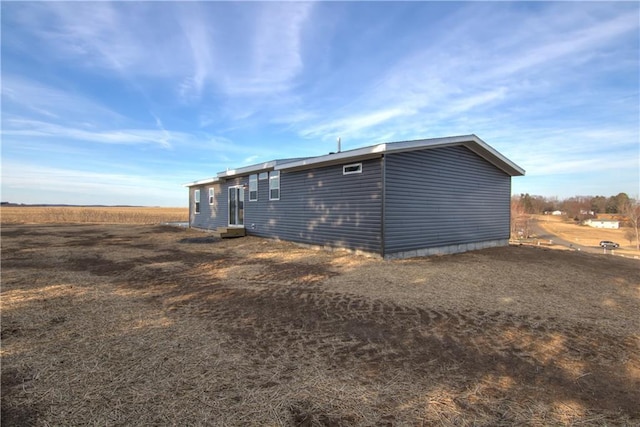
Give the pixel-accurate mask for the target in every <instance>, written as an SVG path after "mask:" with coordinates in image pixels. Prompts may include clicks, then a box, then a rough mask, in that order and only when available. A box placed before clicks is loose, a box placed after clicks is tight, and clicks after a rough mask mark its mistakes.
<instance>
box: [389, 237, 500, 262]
mask: <svg viewBox="0 0 640 427" xmlns="http://www.w3.org/2000/svg"><path fill="white" fill-rule="evenodd" d="M508 245H509V239H499V240H486V241H484V242H472V243H461V244H459V245H447V246H438V247H435V248H424V249H414V250H411V251H402V252H395V253H392V254H387V255H385V257H384V259H404V258H415V257H419V256H431V255H447V254H457V253H461V252H467V251H475V250H478V249H486V248H495V247H498V246H508Z"/></svg>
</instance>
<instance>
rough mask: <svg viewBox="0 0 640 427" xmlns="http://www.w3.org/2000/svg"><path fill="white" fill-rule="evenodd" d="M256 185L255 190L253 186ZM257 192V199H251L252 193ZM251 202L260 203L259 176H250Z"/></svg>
mask: <svg viewBox="0 0 640 427" xmlns="http://www.w3.org/2000/svg"><path fill="white" fill-rule="evenodd" d="M251 184H254V185H255V189H252V188H251V187H252V185H251ZM252 191H255V193H256V195H255V199H252V198H251V192H252ZM249 201H250V202H257V201H258V174H253V175H249Z"/></svg>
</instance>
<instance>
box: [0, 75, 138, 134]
mask: <svg viewBox="0 0 640 427" xmlns="http://www.w3.org/2000/svg"><path fill="white" fill-rule="evenodd" d="M2 103H3V105H4V108H5V111H6V110H7V109H9V110H11V111H14V112H17V111H19V110H21V111H23V112H24V113H31V114H34V113H35V115H37V116H41V117H43V118H46V119H48V120H60V121H75V122H85V123H89V122H94V123H96V122H98V121H99V122H101V123H104V122H105V121H108V122H122V121H125V120H126V118H125V117H124V116H123V115H122V114H120V113H118V112H116V111H113V110H112V109H109V108H107V107H105V106H104V105H102V104H100V103H99V102H96V101H93V100H91V99H89V98H87V97H86V96H83V95H82V94H78V93H75V92H74V91H73V89H70V90H62V89H60V88H55V87H51V86H49V85H47V84H44V83H42V82H38V81H34V80H32V79H28V78H24V77H18V76H15V75H11V74H7V73H3V75H2Z"/></svg>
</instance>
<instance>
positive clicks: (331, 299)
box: [196, 285, 640, 417]
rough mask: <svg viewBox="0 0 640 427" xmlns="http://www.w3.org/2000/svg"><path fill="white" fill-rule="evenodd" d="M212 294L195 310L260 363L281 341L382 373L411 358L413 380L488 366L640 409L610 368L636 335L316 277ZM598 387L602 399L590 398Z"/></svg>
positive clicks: (597, 402)
mask: <svg viewBox="0 0 640 427" xmlns="http://www.w3.org/2000/svg"><path fill="white" fill-rule="evenodd" d="M213 292H214V293H218V292H221V293H224V297H223V298H215V300H216V301H217V302H216V303H215V304H207V303H206V302H202V303H201V305H200V306H199V308H198V309H197V310H196V311H198V312H199V313H200V315H204V316H206V317H207V318H210V319H213V320H215V322H216V323H217V324H219V325H221V327H222V328H223V329H224V330H225V331H226V332H227V333H228V334H229V335H230V337H231V338H232V339H233V340H234V342H235V343H236V344H238V345H241V346H243V347H245V348H246V349H247V350H246V354H247V356H248V357H252V358H254V359H255V362H256V363H260V362H261V361H262V360H264V359H265V358H268V357H274V356H279V355H281V354H282V353H283V349H286V351H285V353H286V355H287V357H290V358H292V359H294V360H298V361H299V362H300V363H304V360H305V359H306V358H308V357H309V355H316V356H318V355H319V356H321V357H323V358H325V359H326V361H327V362H326V363H327V364H328V365H330V366H334V367H336V368H341V369H359V370H361V371H363V372H364V371H367V372H378V374H377V375H382V376H384V372H385V371H394V370H398V369H404V368H405V367H407V366H411V369H413V371H414V373H415V375H416V380H417V381H419V380H420V376H421V375H423V374H424V375H426V374H427V373H428V372H429V370H431V369H432V368H433V366H440V365H455V366H456V367H457V369H460V370H461V372H462V373H464V374H465V375H466V376H467V377H468V378H469V382H471V381H472V380H476V379H478V378H479V377H481V376H483V375H487V374H494V375H508V376H511V377H513V378H515V379H516V380H517V381H518V382H520V383H524V384H529V385H530V386H531V387H532V388H536V387H537V388H540V387H542V388H543V389H545V390H547V392H549V391H550V390H551V391H552V390H555V393H564V394H568V395H570V397H572V398H575V399H578V400H580V401H583V402H585V404H586V405H587V406H588V407H591V408H598V409H603V410H611V411H616V410H620V409H621V410H623V411H624V412H626V413H628V414H629V415H631V416H634V417H638V416H640V410H639V409H638V405H637V402H638V401H640V393H638V392H636V393H630V394H629V393H621V392H620V390H624V389H626V390H633V389H634V387H633V384H631V381H633V380H630V379H627V378H624V377H623V375H621V374H620V373H619V372H615V371H614V369H612V368H609V367H608V366H610V364H611V361H612V360H620V359H621V358H623V357H624V354H633V352H634V351H637V347H636V346H637V343H635V342H633V340H632V339H629V340H626V341H624V340H623V341H621V340H620V339H619V338H618V337H613V336H608V335H606V334H602V333H599V332H598V331H594V330H592V329H591V328H588V327H581V326H579V325H574V326H572V327H570V328H566V327H563V326H561V325H558V324H555V323H554V322H553V320H549V319H547V320H544V319H540V318H529V317H528V316H524V315H513V314H510V313H504V312H493V313H484V312H472V311H466V312H452V311H447V310H440V309H429V308H415V307H404V306H400V305H396V304H393V303H389V302H385V301H379V300H368V299H364V298H360V297H357V296H353V295H348V294H335V293H328V292H325V291H323V290H322V288H321V286H318V285H311V286H309V285H306V286H290V287H286V286H279V287H278V286H276V287H271V288H263V289H261V290H248V289H238V288H235V289H234V288H216V290H213ZM550 337H551V338H550ZM555 340H558V341H557V342H556V341H555ZM573 359H575V360H580V361H583V362H584V361H586V362H587V364H588V366H587V367H586V368H585V369H587V374H586V375H584V376H582V377H580V378H576V376H575V375H573V374H571V373H570V372H568V371H567V370H566V369H565V368H564V363H565V362H566V361H567V360H568V361H571V360H573ZM620 383H624V386H622V387H621V386H620ZM635 389H636V390H638V388H635ZM596 390H598V395H599V396H603V395H604V396H607V398H605V399H602V398H599V399H594V398H592V394H593V392H594V391H596ZM603 391H604V393H603ZM552 394H553V393H552Z"/></svg>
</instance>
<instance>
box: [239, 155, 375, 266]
mask: <svg viewBox="0 0 640 427" xmlns="http://www.w3.org/2000/svg"><path fill="white" fill-rule="evenodd" d="M362 163H363V170H362V173H360V174H351V175H343V174H342V166H343V165H335V166H328V167H323V168H316V169H310V170H304V171H296V172H281V173H280V200H277V201H270V200H268V198H269V188H268V186H269V183H268V181H266V180H265V181H258V201H257V202H246V203H245V218H246V220H245V226H246V228H247V232H248V233H249V234H253V235H257V236H263V237H271V238H279V239H283V240H290V241H294V242H300V243H307V244H313V245H327V246H332V247H343V248H349V249H359V250H364V251H368V252H376V253H379V252H380V240H381V238H380V229H381V210H382V205H381V187H382V183H381V164H380V159H374V160H368V161H364V162H362Z"/></svg>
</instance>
